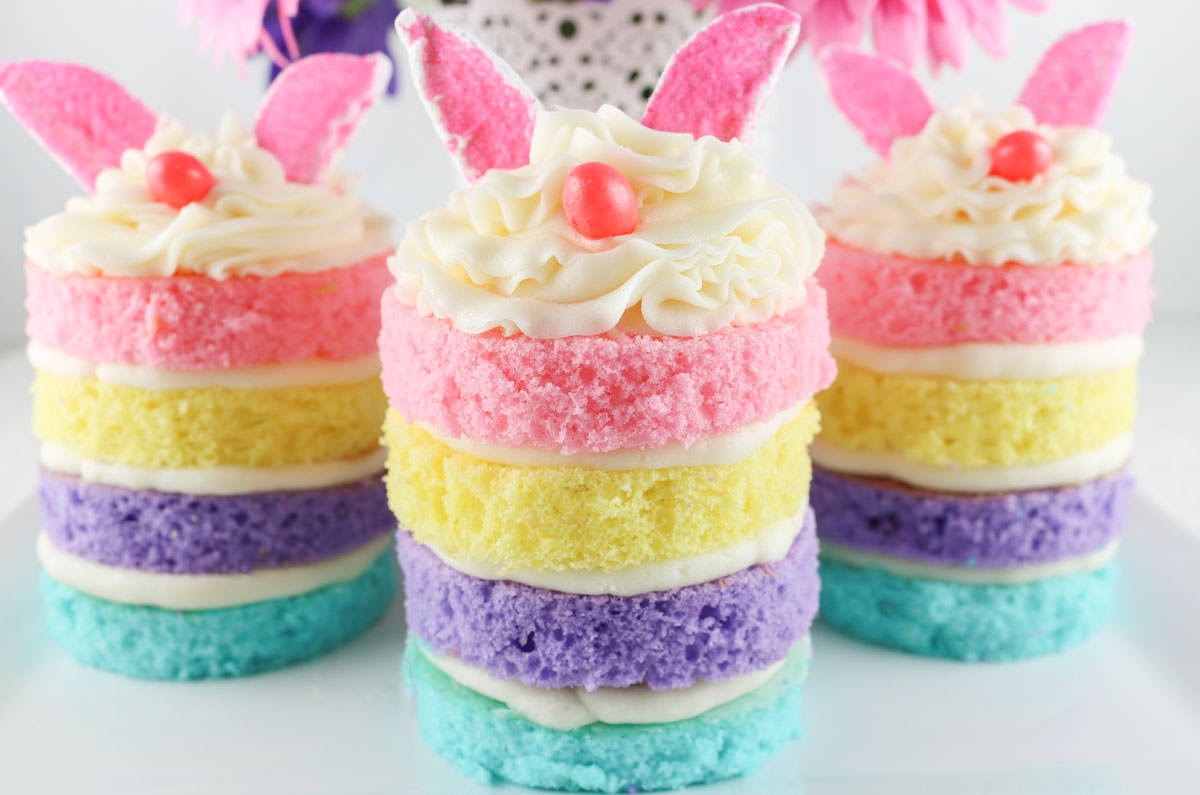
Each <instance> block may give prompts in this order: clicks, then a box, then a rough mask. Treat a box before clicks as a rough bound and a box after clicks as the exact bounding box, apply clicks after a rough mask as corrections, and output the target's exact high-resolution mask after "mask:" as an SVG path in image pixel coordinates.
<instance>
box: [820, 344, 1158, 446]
mask: <svg viewBox="0 0 1200 795" xmlns="http://www.w3.org/2000/svg"><path fill="white" fill-rule="evenodd" d="M1136 391H1137V366H1136V365H1132V364H1131V365H1129V366H1127V367H1123V368H1121V369H1119V370H1111V371H1108V372H1102V373H1093V374H1089V375H1077V376H1067V377H1065V378H1047V379H1039V380H1034V381H1022V380H1016V379H1012V380H999V379H996V380H970V381H968V380H959V379H954V378H938V377H933V376H920V375H892V374H883V373H876V372H873V371H871V370H868V369H866V368H864V367H859V366H857V365H855V364H851V363H849V362H846V361H842V362H841V363H840V365H839V368H838V377H837V380H836V381H834V383H833V385H832V386H830V387H829V389H827V390H825V391H824V392H823V393H821V394H820V395H818V396H817V405H818V406H820V409H821V417H822V421H821V431H822V435H821V438H822V440H824V441H826V442H828V443H829V444H833V445H836V446H837V447H838V448H839V449H843V450H858V451H865V452H878V453H884V452H895V453H902V454H903V455H904V457H905V458H906V459H907V460H910V461H915V462H919V463H924V464H932V465H937V466H947V465H957V466H961V467H980V466H1021V465H1028V464H1038V463H1043V462H1047V461H1057V460H1059V459H1062V458H1067V457H1069V456H1072V455H1076V454H1078V453H1083V452H1086V451H1088V450H1092V449H1095V448H1097V447H1100V446H1102V445H1103V444H1105V443H1107V442H1110V441H1112V440H1113V439H1115V438H1117V437H1118V436H1121V435H1122V434H1124V433H1126V432H1128V431H1129V430H1130V429H1131V428H1132V427H1133V423H1134V419H1135V413H1136V410H1135V405H1134V396H1135V393H1136Z"/></svg>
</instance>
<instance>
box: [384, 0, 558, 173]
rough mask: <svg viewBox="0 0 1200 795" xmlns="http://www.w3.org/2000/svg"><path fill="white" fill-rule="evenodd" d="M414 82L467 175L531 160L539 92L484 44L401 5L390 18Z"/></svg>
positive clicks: (513, 166) (521, 164) (518, 164)
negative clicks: (530, 153) (406, 48)
mask: <svg viewBox="0 0 1200 795" xmlns="http://www.w3.org/2000/svg"><path fill="white" fill-rule="evenodd" d="M396 30H398V31H399V32H400V40H401V41H403V42H404V44H405V45H406V46H407V47H408V60H409V64H410V65H411V68H412V78H413V82H414V83H415V84H416V86H417V90H418V91H419V92H420V94H421V98H422V100H424V102H425V107H426V108H427V109H428V110H429V115H430V117H431V118H432V119H433V123H434V125H435V126H437V128H438V132H439V133H441V135H442V140H444V141H445V142H446V148H447V149H449V150H450V153H451V154H452V155H453V156H454V158H455V160H456V161H457V162H458V166H459V168H460V169H461V170H462V173H463V174H464V175H465V176H466V177H467V179H469V180H471V181H474V180H477V179H479V178H480V177H482V176H483V175H484V174H485V173H487V172H488V170H490V169H493V168H506V169H507V168H519V167H521V166H523V165H526V164H527V163H528V162H529V145H530V142H531V141H532V140H533V122H534V119H535V118H536V116H537V110H538V107H539V104H538V101H537V97H536V96H534V93H533V92H532V91H531V90H530V89H529V87H528V86H526V85H525V83H524V81H522V80H521V78H519V77H518V76H517V74H516V73H515V72H514V71H513V70H512V69H511V68H509V66H508V65H507V64H505V63H504V62H503V61H502V60H500V59H499V58H497V57H496V56H495V55H493V54H492V53H491V51H489V50H488V49H487V48H486V47H484V46H483V45H482V44H480V43H479V42H477V41H475V40H474V39H472V38H471V37H470V36H467V35H466V34H463V33H459V32H457V31H454V30H449V29H447V28H443V27H441V26H439V25H438V24H437V23H435V22H434V21H433V20H432V19H430V18H429V17H427V16H425V15H424V14H421V13H418V12H416V11H414V10H413V9H411V8H406V9H404V11H403V12H402V13H401V14H400V16H399V17H397V18H396Z"/></svg>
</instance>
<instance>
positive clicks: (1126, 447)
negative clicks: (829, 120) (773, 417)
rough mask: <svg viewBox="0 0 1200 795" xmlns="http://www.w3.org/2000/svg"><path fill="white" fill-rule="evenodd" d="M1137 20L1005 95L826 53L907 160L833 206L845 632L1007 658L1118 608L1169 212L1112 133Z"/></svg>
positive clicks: (829, 216)
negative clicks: (979, 96)
mask: <svg viewBox="0 0 1200 795" xmlns="http://www.w3.org/2000/svg"><path fill="white" fill-rule="evenodd" d="M1128 35H1129V31H1128V28H1127V27H1126V26H1125V25H1123V24H1119V23H1111V24H1104V25H1097V26H1093V27H1091V28H1087V29H1085V30H1083V31H1080V32H1078V33H1075V34H1072V35H1069V36H1068V37H1066V38H1065V39H1064V40H1063V41H1062V42H1060V43H1059V44H1058V45H1056V46H1055V48H1054V49H1052V50H1051V51H1050V53H1049V54H1048V55H1047V56H1046V58H1045V60H1044V61H1043V62H1042V65H1041V66H1040V67H1039V69H1038V71H1037V73H1036V74H1035V75H1034V77H1033V79H1032V80H1030V82H1029V84H1028V86H1027V87H1026V89H1025V92H1024V93H1023V95H1022V97H1021V101H1020V104H1018V105H1016V106H1013V107H1010V108H1008V109H1006V110H1003V111H990V110H987V109H985V108H984V107H983V106H982V104H981V103H980V102H979V101H977V100H971V101H965V102H960V103H957V104H954V105H952V106H950V107H948V108H945V109H943V110H940V111H935V110H934V109H933V108H932V107H931V106H930V104H929V102H928V100H927V99H925V96H924V93H923V92H922V91H921V88H920V86H919V85H917V84H916V83H915V82H914V81H913V80H912V78H910V77H908V76H907V75H904V74H903V73H901V72H899V71H897V70H896V69H894V68H893V67H891V66H890V65H889V64H887V63H886V62H883V61H880V60H876V59H872V58H869V57H867V56H862V55H857V54H853V53H846V52H842V53H836V54H834V55H831V56H829V57H828V58H827V59H826V62H825V65H826V69H827V71H828V73H829V76H830V79H831V83H832V86H833V90H834V97H835V99H836V100H837V101H838V103H839V104H840V105H841V106H842V108H843V110H845V111H846V112H847V115H848V116H849V117H850V118H851V120H852V121H854V123H855V124H856V125H857V126H859V127H860V128H861V129H863V130H864V131H865V132H866V133H867V137H868V140H869V141H871V142H872V143H874V144H875V145H876V147H877V148H878V149H879V150H880V151H881V152H883V153H885V154H887V155H888V158H887V159H886V160H881V161H880V162H878V163H877V164H876V165H874V166H873V167H871V168H870V169H869V170H867V171H866V172H865V173H864V174H863V175H861V176H859V177H854V178H851V179H848V180H847V181H846V182H844V183H843V184H842V185H841V186H840V187H839V188H838V189H837V191H836V192H835V194H834V200H833V202H832V205H831V206H830V207H828V208H826V209H825V210H823V211H822V212H820V213H818V215H819V216H820V218H821V221H822V223H823V225H824V226H825V229H826V231H827V232H828V233H829V235H830V237H831V241H830V244H829V246H828V249H827V252H826V256H825V261H824V263H823V264H822V266H821V277H822V281H823V283H824V284H825V285H826V286H827V287H828V289H829V294H830V319H831V322H832V326H833V351H834V355H835V357H836V358H837V360H838V377H837V380H836V382H835V383H834V385H833V387H832V388H831V389H830V390H829V391H828V392H826V393H824V394H823V395H822V396H821V397H820V398H819V404H820V406H821V412H822V416H823V426H824V427H823V429H822V432H821V435H820V437H819V439H818V441H817V443H816V444H815V445H814V447H813V458H814V460H815V461H816V463H817V464H818V469H817V471H816V473H815V475H814V483H813V506H814V508H815V509H816V511H817V515H818V517H819V518H820V521H821V555H822V564H821V574H822V580H823V583H824V593H823V596H822V605H821V611H822V616H823V618H824V619H825V620H826V621H828V622H829V623H830V624H832V625H834V626H836V627H839V628H841V629H843V630H845V631H847V632H849V633H852V634H855V635H858V636H861V637H863V638H865V639H867V640H871V641H874V642H878V643H883V644H887V645H890V646H895V647H898V648H901V649H904V650H907V651H911V652H915V653H919V654H928V655H935V656H945V657H952V658H959V659H966V660H1006V659H1014V658H1019V657H1025V656H1029V655H1034V654H1042V653H1046V652H1051V651H1055V650H1058V649H1061V648H1063V647H1066V646H1068V645H1071V644H1073V643H1076V642H1078V641H1079V640H1081V639H1082V638H1084V637H1086V636H1087V635H1088V634H1089V633H1091V632H1092V631H1093V630H1094V629H1095V628H1096V627H1097V626H1098V625H1099V624H1100V623H1101V622H1103V620H1104V619H1105V618H1106V617H1107V615H1108V614H1109V612H1110V609H1111V605H1112V599H1113V592H1114V591H1113V588H1114V579H1115V563H1114V561H1113V558H1114V554H1115V552H1116V546H1117V541H1118V537H1119V535H1120V532H1121V528H1122V524H1123V521H1124V513H1125V504H1126V499H1127V495H1128V491H1129V488H1130V479H1129V477H1128V475H1127V474H1126V473H1125V470H1124V467H1125V464H1126V461H1127V459H1128V457H1129V454H1130V451H1131V449H1132V427H1133V423H1134V415H1135V407H1134V393H1135V388H1136V362H1137V359H1138V357H1139V355H1140V353H1141V350H1142V343H1141V336H1140V335H1141V332H1142V328H1143V327H1144V325H1145V323H1146V321H1147V320H1148V318H1149V305H1150V298H1151V290H1150V286H1149V277H1150V269H1151V264H1152V257H1151V255H1150V253H1149V251H1147V249H1146V247H1147V245H1148V243H1149V241H1150V239H1151V237H1152V236H1153V234H1154V229H1155V227H1154V224H1153V222H1152V221H1151V220H1150V217H1149V213H1148V207H1149V202H1150V191H1149V188H1147V187H1146V186H1145V185H1143V184H1141V183H1139V182H1135V181H1133V180H1132V179H1130V178H1129V177H1128V176H1127V174H1126V172H1125V165H1124V163H1123V161H1122V160H1121V159H1120V158H1119V157H1117V156H1116V155H1115V154H1113V152H1112V150H1111V141H1110V139H1109V138H1108V136H1106V135H1104V134H1103V133H1101V132H1100V131H1099V130H1097V129H1095V128H1096V126H1097V125H1098V124H1099V121H1100V118H1101V116H1102V112H1103V108H1104V105H1105V104H1106V101H1107V98H1108V93H1109V89H1110V88H1111V86H1112V83H1113V81H1114V80H1115V79H1116V75H1117V72H1118V71H1119V66H1120V61H1121V57H1122V54H1123V52H1124V50H1125V46H1126V43H1127V40H1128ZM880 86H884V90H883V91H882V93H881V90H880ZM885 95H886V96H887V97H890V98H891V99H890V102H892V103H894V104H893V105H891V106H889V105H888V104H887V103H884V105H883V106H880V105H879V103H878V98H879V97H880V96H885ZM893 139H894V141H893ZM889 144H890V146H889Z"/></svg>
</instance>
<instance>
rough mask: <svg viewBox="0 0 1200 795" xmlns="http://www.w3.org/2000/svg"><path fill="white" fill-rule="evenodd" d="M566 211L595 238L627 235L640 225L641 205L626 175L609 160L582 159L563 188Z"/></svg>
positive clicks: (583, 232) (579, 228)
mask: <svg viewBox="0 0 1200 795" xmlns="http://www.w3.org/2000/svg"><path fill="white" fill-rule="evenodd" d="M562 206H563V214H564V215H566V216H567V221H569V222H570V224H571V226H573V227H574V228H575V231H577V232H578V233H579V234H581V235H583V236H584V237H587V238H591V239H592V240H599V239H600V238H603V237H614V236H615V235H627V234H629V233H630V232H632V231H633V230H634V229H635V228H637V222H638V205H637V196H635V195H634V193H633V186H632V185H630V184H629V180H627V179H625V175H624V174H622V173H621V172H620V171H617V170H616V169H615V168H613V167H612V166H610V165H608V164H606V163H581V164H580V165H578V166H575V168H573V169H571V173H570V174H568V175H567V180H566V182H564V183H563V189H562Z"/></svg>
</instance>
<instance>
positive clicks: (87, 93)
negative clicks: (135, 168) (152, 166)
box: [0, 61, 156, 191]
mask: <svg viewBox="0 0 1200 795" xmlns="http://www.w3.org/2000/svg"><path fill="white" fill-rule="evenodd" d="M0 102H3V103H4V105H5V106H7V107H8V109H9V110H10V111H12V114H13V115H14V116H16V117H17V121H19V122H20V123H21V124H22V125H23V126H24V127H25V129H27V130H29V132H30V133H31V134H32V135H33V137H34V138H36V139H37V140H38V141H39V142H41V144H42V146H44V147H45V148H46V150H47V151H48V152H50V154H51V155H53V156H54V158H55V159H56V160H58V161H59V162H60V163H62V164H63V166H64V167H65V168H66V169H67V171H69V172H71V176H73V177H75V179H77V180H79V183H80V184H81V185H83V187H85V188H87V189H88V190H89V191H91V190H92V189H93V188H94V187H95V185H96V175H97V174H99V173H100V172H101V171H103V170H104V169H106V168H109V167H110V166H115V165H118V164H119V163H120V162H121V155H122V154H123V153H124V152H125V150H127V149H138V148H141V147H142V146H143V145H144V144H145V143H146V141H147V139H149V138H150V136H151V135H152V134H153V133H154V125H155V121H156V119H155V115H154V113H153V112H151V111H150V109H149V108H147V107H146V106H145V105H143V104H142V103H141V102H139V101H138V100H136V99H134V98H133V97H132V96H130V94H129V92H128V91H126V90H125V89H124V88H122V87H121V86H120V85H119V84H118V83H117V82H116V81H115V80H113V79H112V78H111V77H108V76H107V75H102V74H100V73H99V72H95V71H93V70H91V69H88V68H87V67H86V66H79V65H77V64H70V63H54V62H51V61H21V62H18V63H10V64H4V65H0Z"/></svg>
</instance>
